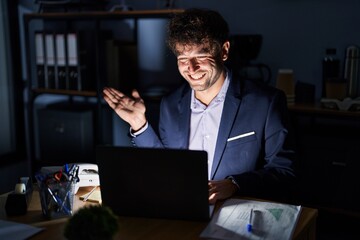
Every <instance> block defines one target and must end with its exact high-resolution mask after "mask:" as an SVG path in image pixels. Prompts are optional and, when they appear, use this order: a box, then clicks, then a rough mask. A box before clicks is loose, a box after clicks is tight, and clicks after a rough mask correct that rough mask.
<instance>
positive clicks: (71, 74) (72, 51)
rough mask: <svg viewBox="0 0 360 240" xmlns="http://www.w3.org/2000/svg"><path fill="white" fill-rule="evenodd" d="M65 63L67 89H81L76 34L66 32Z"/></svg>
mask: <svg viewBox="0 0 360 240" xmlns="http://www.w3.org/2000/svg"><path fill="white" fill-rule="evenodd" d="M66 37H67V63H68V79H69V80H68V81H69V83H68V89H70V90H82V89H81V76H80V65H79V50H78V34H77V33H68V34H67V36H66Z"/></svg>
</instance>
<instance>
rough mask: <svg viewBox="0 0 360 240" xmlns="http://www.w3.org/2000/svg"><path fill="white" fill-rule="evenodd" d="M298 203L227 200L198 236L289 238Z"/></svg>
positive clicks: (219, 237)
mask: <svg viewBox="0 0 360 240" xmlns="http://www.w3.org/2000/svg"><path fill="white" fill-rule="evenodd" d="M300 212H301V206H296V205H290V204H282V203H274V202H263V201H255V200H245V199H234V198H232V199H228V200H226V201H225V202H224V204H223V205H222V206H221V207H220V209H219V210H218V211H217V212H215V214H214V216H213V217H212V218H211V221H210V223H209V224H208V225H207V227H206V228H205V229H204V230H203V232H202V233H201V235H200V237H203V238H211V239H227V240H235V239H269V240H270V239H277V240H288V239H291V237H292V235H293V232H294V230H295V227H296V224H297V221H298V219H299V216H300Z"/></svg>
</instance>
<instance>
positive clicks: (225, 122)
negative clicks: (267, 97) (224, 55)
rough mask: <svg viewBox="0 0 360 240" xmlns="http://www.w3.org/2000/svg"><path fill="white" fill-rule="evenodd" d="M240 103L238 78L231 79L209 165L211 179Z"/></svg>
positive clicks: (214, 173)
mask: <svg viewBox="0 0 360 240" xmlns="http://www.w3.org/2000/svg"><path fill="white" fill-rule="evenodd" d="M240 103H241V97H240V81H239V80H238V79H232V80H231V84H230V85H229V89H228V91H227V94H226V98H225V102H224V108H223V115H222V117H221V122H220V127H219V133H218V138H217V141H216V147H215V154H214V160H213V163H212V167H211V179H214V177H215V175H216V172H217V169H218V166H219V164H220V159H221V156H222V154H223V152H224V149H225V146H226V142H227V139H228V138H229V135H230V132H231V129H232V127H233V123H234V121H235V119H236V116H237V114H238V112H239V109H240Z"/></svg>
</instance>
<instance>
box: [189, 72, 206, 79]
mask: <svg viewBox="0 0 360 240" xmlns="http://www.w3.org/2000/svg"><path fill="white" fill-rule="evenodd" d="M204 75H205V73H198V74H194V75H190V76H191V78H193V79H196V80H197V79H200V78H202V77H203V76H204Z"/></svg>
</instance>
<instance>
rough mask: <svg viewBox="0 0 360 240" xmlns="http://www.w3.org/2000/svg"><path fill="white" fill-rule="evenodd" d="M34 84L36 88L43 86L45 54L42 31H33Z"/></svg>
mask: <svg viewBox="0 0 360 240" xmlns="http://www.w3.org/2000/svg"><path fill="white" fill-rule="evenodd" d="M35 57H36V84H35V86H36V87H37V88H45V55H44V36H43V33H42V32H35Z"/></svg>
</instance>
